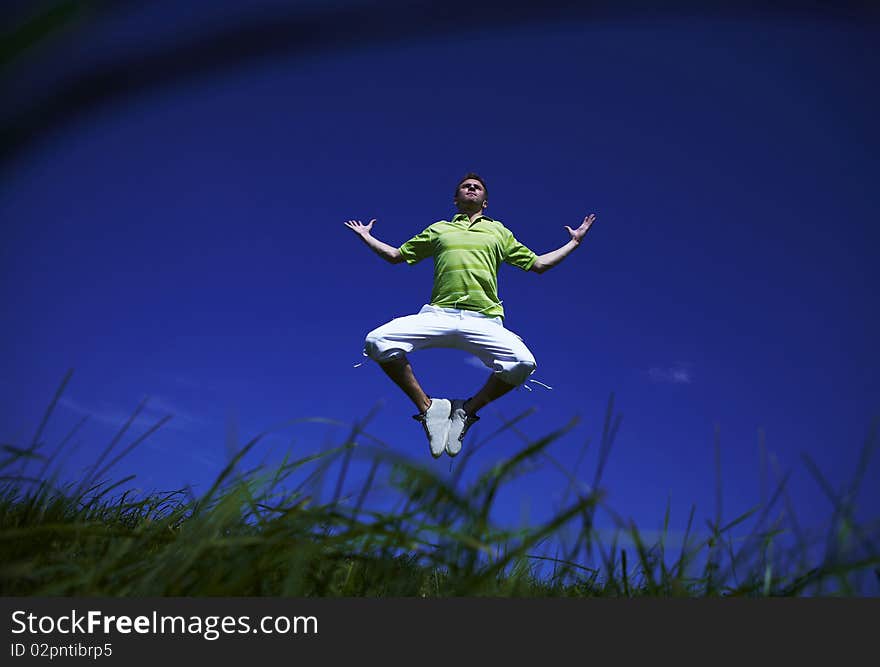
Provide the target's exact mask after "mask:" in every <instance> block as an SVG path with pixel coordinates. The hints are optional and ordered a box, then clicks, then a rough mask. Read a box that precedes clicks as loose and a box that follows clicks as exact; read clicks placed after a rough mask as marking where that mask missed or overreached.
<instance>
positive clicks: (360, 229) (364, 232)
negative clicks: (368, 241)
mask: <svg viewBox="0 0 880 667" xmlns="http://www.w3.org/2000/svg"><path fill="white" fill-rule="evenodd" d="M374 222H376V219H375V218H373V219H372V220H370V224H368V225H365V224H363V223H361V221H360V220H349V221H348V222H346V223H345V226H346V227H348V228H349V229H350V230H351V231H353V232H354V233H355V234H357V235H358V236H360V237H362V238H366V237H367V236H369V235H370V230H371V229H372V228H373V223H374Z"/></svg>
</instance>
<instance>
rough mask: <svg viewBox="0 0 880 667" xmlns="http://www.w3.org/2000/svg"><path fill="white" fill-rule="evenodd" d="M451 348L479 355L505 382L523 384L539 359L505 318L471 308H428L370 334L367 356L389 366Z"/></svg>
mask: <svg viewBox="0 0 880 667" xmlns="http://www.w3.org/2000/svg"><path fill="white" fill-rule="evenodd" d="M431 347H451V348H456V349H459V350H464V351H465V352H469V353H470V354H473V355H474V356H476V357H477V358H478V359H479V360H480V361H482V362H483V363H484V364H485V365H486V366H487V367H488V368H489V369H491V370H492V371H493V372H494V373H496V374H497V375H498V378H499V379H500V380H503V381H504V382H506V383H508V384H512V385H514V386H519V385H521V384H523V383H524V382H525V381H526V380H527V379H528V378H529V376H530V375H531V374H532V373H534V372H535V368H536V367H537V364H536V363H535V357H533V356H532V353H531V352H530V351H529V348H527V347H526V345H525V343H523V341H522V338H520V337H519V336H517V335H516V334H515V333H513V332H512V331H509V330H508V329H505V328H504V325H503V324H502V322H501V318H500V317H487V316H485V315H483V314H481V313H477V312H474V311H471V310H459V309H457V308H438V307H437V306H431V305H425V306H422V309H421V310H420V311H419V312H418V314H416V315H407V316H406V317H398V318H395V319H393V320H391V321H390V322H388V323H387V324H383V325H382V326H381V327H379V328H378V329H374V330H373V331H371V332H370V333H368V334H367V339H366V341H365V342H364V355H366V356H368V357H370V358H371V359H373V360H374V361H377V362H379V363H384V362H386V361H389V360H391V359H394V358H395V357H400V356H405V355H406V354H407V353H409V352H412V351H414V350H424V349H427V348H431Z"/></svg>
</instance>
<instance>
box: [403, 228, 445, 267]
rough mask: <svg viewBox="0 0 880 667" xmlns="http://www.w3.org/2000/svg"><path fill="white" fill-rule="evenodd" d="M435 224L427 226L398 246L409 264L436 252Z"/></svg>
mask: <svg viewBox="0 0 880 667" xmlns="http://www.w3.org/2000/svg"><path fill="white" fill-rule="evenodd" d="M436 236H437V235H436V233H435V231H434V226H433V225H431V226H430V227H427V228H426V229H425V230H424V231H423V232H421V233H419V234H416V235H415V236H413V237H412V238H411V239H410V240H409V241H407V242H406V243H404V244H403V245H402V246H400V247H399V248H398V250H399V251H400V255H401V257H403V258H404V259H405V260H406V263H407V264H415V263H416V262H421V261H422V260H423V259H425V258H427V257H430V256H432V255H433V254H434V239H435V238H436Z"/></svg>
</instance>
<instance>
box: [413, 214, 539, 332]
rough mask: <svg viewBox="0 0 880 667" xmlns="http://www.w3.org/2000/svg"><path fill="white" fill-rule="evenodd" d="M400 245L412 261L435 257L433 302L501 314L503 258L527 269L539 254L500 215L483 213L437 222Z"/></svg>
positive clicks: (439, 305) (442, 305) (437, 304)
mask: <svg viewBox="0 0 880 667" xmlns="http://www.w3.org/2000/svg"><path fill="white" fill-rule="evenodd" d="M399 250H400V254H401V255H402V256H403V258H404V259H405V260H406V262H407V263H408V264H415V263H416V262H419V261H421V260H423V259H425V258H426V257H432V256H433V257H434V289H433V291H432V292H431V305H434V306H438V307H441V308H461V309H463V310H475V311H478V312H481V313H483V314H484V315H488V316H489V317H502V318H503V317H504V308H502V307H501V303H500V302H499V301H498V269H499V268H500V267H501V263H502V262H507V263H508V264H512V265H513V266H517V267H519V268H521V269H523V270H524V271H528V270H529V269H531V268H532V264H534V263H535V257H536V255H535V253H534V252H532V251H531V250H529V249H528V248H527V247H526V246H524V245H523V244H522V243H520V242H519V241H517V240H516V238H514V236H513V233H512V232H511V231H510V230H509V229H507V228H506V227H505V226H504V225H502V224H501V223H500V222H499V221H498V220H493V219H492V218H487V217H486V216H484V215H483V216H480V217H478V218H477V219H476V220H474V221H473V222H470V220H469V218H468V217H467V216H466V215H464V214H463V213H459V214H458V215H456V216H454V217H453V218H452V220H451V221H449V220H440V221H439V222H435V223H434V224H433V225H431V226H430V227H428V228H427V229H425V231H423V232H422V233H421V234H417V235H416V236H413V237H412V238H411V239H410V240H409V241H407V242H406V243H404V244H403V245H402V246H400V248H399Z"/></svg>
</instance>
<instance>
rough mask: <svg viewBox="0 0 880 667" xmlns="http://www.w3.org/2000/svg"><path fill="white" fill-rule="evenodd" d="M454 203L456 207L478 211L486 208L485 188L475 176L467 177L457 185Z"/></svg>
mask: <svg viewBox="0 0 880 667" xmlns="http://www.w3.org/2000/svg"><path fill="white" fill-rule="evenodd" d="M455 203H456V204H457V205H458V207H459V208H460V209H461V208H464V209H467V210H471V211H479V210H481V209H484V208H486V205H487V203H488V202H487V201H486V190H485V188H484V187H483V184H482V183H480V182H479V181H478V180H477V179H475V178H468V179H466V180H464V181H462V182H461V185H459V186H458V192H457V193H456V195H455Z"/></svg>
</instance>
